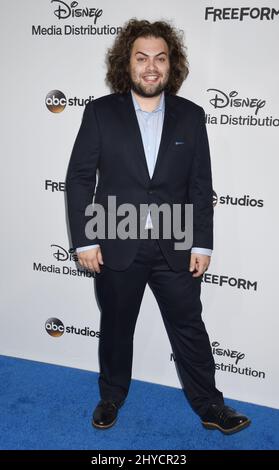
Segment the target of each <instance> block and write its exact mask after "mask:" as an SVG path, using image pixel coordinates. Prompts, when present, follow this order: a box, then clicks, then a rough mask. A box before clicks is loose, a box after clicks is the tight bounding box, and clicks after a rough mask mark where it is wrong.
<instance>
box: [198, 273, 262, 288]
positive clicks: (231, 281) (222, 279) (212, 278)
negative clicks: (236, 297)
mask: <svg viewBox="0 0 279 470" xmlns="http://www.w3.org/2000/svg"><path fill="white" fill-rule="evenodd" d="M202 282H205V283H206V284H215V285H217V286H220V287H223V286H225V285H228V286H229V287H235V288H236V289H243V290H254V291H257V290H258V281H249V279H242V278H240V277H238V278H236V277H230V276H225V275H223V274H221V275H219V274H211V273H207V272H206V273H204V275H203V276H202Z"/></svg>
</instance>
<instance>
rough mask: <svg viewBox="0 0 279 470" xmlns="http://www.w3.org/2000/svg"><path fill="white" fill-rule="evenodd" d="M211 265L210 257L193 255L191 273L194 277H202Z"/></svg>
mask: <svg viewBox="0 0 279 470" xmlns="http://www.w3.org/2000/svg"><path fill="white" fill-rule="evenodd" d="M209 263H210V256H207V255H200V254H199V253H192V254H191V260H190V266H189V271H191V272H192V273H193V277H199V276H202V275H203V273H204V272H205V271H206V270H207V268H208V266H209Z"/></svg>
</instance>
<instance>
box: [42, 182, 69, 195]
mask: <svg viewBox="0 0 279 470" xmlns="http://www.w3.org/2000/svg"><path fill="white" fill-rule="evenodd" d="M45 190H46V191H51V192H52V193H54V191H63V192H64V191H66V184H65V181H52V180H45Z"/></svg>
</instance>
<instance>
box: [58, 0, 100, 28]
mask: <svg viewBox="0 0 279 470" xmlns="http://www.w3.org/2000/svg"><path fill="white" fill-rule="evenodd" d="M51 3H58V6H57V9H56V10H54V14H55V16H57V18H58V19H59V20H65V19H66V18H69V16H72V17H73V18H75V17H81V16H82V17H83V16H87V17H89V18H94V24H96V22H97V20H98V18H100V16H102V14H103V10H101V9H99V8H76V7H77V6H78V2H71V3H70V5H68V4H67V3H66V2H62V0H51Z"/></svg>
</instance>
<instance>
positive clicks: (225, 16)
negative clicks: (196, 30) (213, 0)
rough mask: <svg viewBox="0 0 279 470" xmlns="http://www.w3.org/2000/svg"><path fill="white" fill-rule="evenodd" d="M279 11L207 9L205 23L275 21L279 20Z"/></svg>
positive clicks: (255, 8)
mask: <svg viewBox="0 0 279 470" xmlns="http://www.w3.org/2000/svg"><path fill="white" fill-rule="evenodd" d="M278 15H279V10H276V8H269V7H261V8H258V7H240V8H235V7H233V8H229V7H227V8H214V7H206V8H205V18H204V19H205V21H210V20H211V21H217V20H218V21H223V20H225V21H228V20H233V21H236V20H238V21H243V20H244V19H247V18H249V19H250V20H260V21H263V20H267V21H270V20H274V19H277V17H278Z"/></svg>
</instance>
